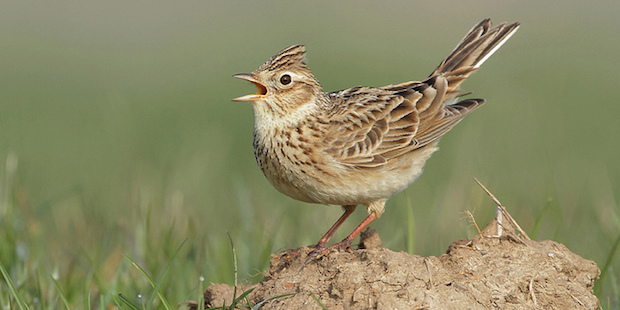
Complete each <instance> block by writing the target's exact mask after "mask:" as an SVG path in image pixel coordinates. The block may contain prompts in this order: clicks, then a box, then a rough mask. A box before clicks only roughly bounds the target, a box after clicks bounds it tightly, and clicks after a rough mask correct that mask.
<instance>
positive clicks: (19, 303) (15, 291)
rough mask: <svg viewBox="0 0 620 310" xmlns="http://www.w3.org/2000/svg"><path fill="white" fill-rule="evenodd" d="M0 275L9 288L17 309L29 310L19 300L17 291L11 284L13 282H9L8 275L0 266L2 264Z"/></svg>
mask: <svg viewBox="0 0 620 310" xmlns="http://www.w3.org/2000/svg"><path fill="white" fill-rule="evenodd" d="M0 273H2V276H3V277H4V281H6V284H7V285H8V286H9V290H10V291H11V295H12V296H13V298H14V299H15V301H16V302H17V305H18V306H19V309H21V310H25V309H30V308H29V307H28V305H27V304H26V303H25V302H24V301H23V300H22V299H21V297H20V296H19V294H18V293H17V290H16V289H15V285H14V284H13V281H12V280H11V277H9V273H8V272H7V271H6V269H4V265H2V263H0Z"/></svg>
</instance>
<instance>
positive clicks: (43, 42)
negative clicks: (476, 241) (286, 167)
mask: <svg viewBox="0 0 620 310" xmlns="http://www.w3.org/2000/svg"><path fill="white" fill-rule="evenodd" d="M267 4H268V5H267ZM267 4H262V3H261V4H258V3H253V2H248V3H245V4H244V5H242V6H235V5H234V4H229V3H225V2H221V3H219V2H218V1H194V2H191V1H190V2H187V3H184V4H174V6H173V5H172V4H170V5H168V4H165V3H160V4H153V5H151V6H149V7H148V9H147V8H144V7H140V6H137V5H135V6H133V5H131V4H123V5H122V8H120V7H115V6H113V5H109V4H104V3H102V4H97V5H93V6H88V5H76V6H72V7H65V6H62V5H56V4H46V5H39V6H29V5H28V4H26V3H21V2H16V3H15V4H11V5H10V6H7V7H6V8H3V9H2V10H1V12H0V29H2V30H1V31H0V49H1V50H2V55H3V57H0V68H2V70H1V72H2V74H0V85H2V90H1V91H0V264H1V266H3V268H2V278H0V307H3V308H10V309H66V308H81V309H104V308H105V309H108V308H122V309H130V308H132V307H136V308H138V309H164V308H171V309H176V308H178V307H180V308H183V307H184V302H185V301H187V300H195V301H200V300H201V298H202V293H201V292H202V291H203V290H204V288H205V287H206V286H208V285H209V284H210V283H222V282H223V283H228V284H231V285H232V284H233V283H234V282H235V278H236V277H237V278H238V279H237V281H239V282H240V283H251V282H256V281H259V280H260V279H261V272H263V271H264V270H265V269H266V268H268V263H269V258H270V254H271V253H275V252H278V251H281V250H284V249H288V248H294V247H299V246H302V245H308V244H312V243H315V242H316V241H317V239H318V238H320V236H321V235H322V233H324V231H325V230H327V229H328V228H329V226H330V225H331V223H332V222H333V221H335V220H336V219H337V218H338V216H340V213H341V210H340V208H337V207H322V206H314V205H308V204H304V203H301V202H297V201H294V200H292V199H290V198H287V197H285V196H283V195H282V194H280V193H278V192H277V191H275V190H274V189H273V188H272V187H271V185H270V184H269V183H268V182H267V181H266V180H265V179H264V177H263V176H262V174H261V172H260V171H259V170H258V168H257V167H256V163H255V161H254V158H253V155H252V145H251V144H252V143H251V136H252V117H253V116H252V111H251V107H250V106H249V105H245V104H240V103H232V102H230V101H229V100H230V98H234V97H236V96H239V95H243V94H246V93H247V92H251V91H253V89H252V85H246V84H245V83H243V82H242V81H237V80H235V79H233V78H231V75H232V74H234V73H239V72H247V71H250V70H253V69H254V68H256V67H257V66H258V65H260V64H261V63H262V62H263V61H264V60H266V59H267V58H268V57H270V56H271V55H273V54H274V53H275V52H277V51H278V50H280V49H282V48H284V47H286V46H288V45H290V44H294V43H304V44H306V45H307V46H308V53H309V66H310V68H311V69H312V70H313V72H314V73H315V74H316V75H317V77H318V78H319V80H320V81H321V82H322V83H323V86H324V87H325V90H337V89H341V88H345V87H350V86H354V85H360V84H366V85H371V86H372V85H374V86H376V85H384V84H388V83H396V82H402V81H404V80H406V79H421V78H424V77H425V76H426V75H427V74H428V73H429V72H431V70H432V69H433V67H434V66H435V65H436V64H437V63H438V62H439V61H440V60H441V58H442V57H444V56H445V55H447V54H448V52H449V51H450V49H451V48H453V47H454V45H455V44H456V43H457V42H458V40H459V39H460V38H461V36H462V35H463V34H464V33H465V32H466V31H467V29H469V27H471V26H472V25H473V24H474V23H475V22H477V21H479V20H480V19H482V18H484V17H487V16H489V17H492V18H493V19H494V20H495V21H496V22H499V21H503V20H507V21H513V20H519V21H520V22H521V23H522V27H521V29H520V30H519V32H518V33H517V34H516V35H515V36H514V37H513V38H511V40H510V41H509V42H508V43H506V45H505V46H504V47H503V48H502V49H501V50H500V51H498V53H497V54H496V55H494V56H493V57H492V58H491V59H490V60H489V61H488V63H486V64H485V65H484V66H483V67H482V68H481V70H480V71H479V72H477V73H476V74H475V75H473V76H472V78H471V80H469V81H467V82H465V83H464V84H463V87H464V88H465V89H466V90H472V91H473V92H474V93H473V95H472V96H473V97H482V98H485V99H487V101H488V103H487V104H486V105H485V106H484V107H483V108H481V109H480V110H478V111H476V113H474V114H472V115H471V116H468V117H467V118H466V119H465V120H464V121H463V122H462V123H461V124H459V125H458V126H456V127H455V129H454V130H453V131H451V132H450V133H448V134H447V135H446V136H445V137H444V138H442V141H441V143H440V147H441V150H440V151H439V152H438V153H436V154H435V155H434V156H433V158H432V159H431V160H430V161H429V162H428V164H427V165H426V167H425V172H424V174H423V175H422V176H421V177H420V179H419V180H418V181H416V182H415V183H414V184H413V185H412V186H411V187H410V188H409V189H407V190H406V191H404V192H403V193H400V194H398V195H396V196H394V197H393V198H392V199H390V200H389V201H388V203H387V209H386V213H385V214H384V215H383V216H382V217H381V219H380V220H378V221H376V222H374V223H373V224H372V226H373V227H374V228H375V229H376V230H377V231H378V232H379V234H380V236H381V238H382V240H383V243H384V245H385V246H387V247H389V248H391V249H393V250H403V251H409V252H414V253H416V254H419V255H435V256H438V255H440V254H442V253H443V252H445V250H446V249H447V247H448V245H449V244H450V242H451V241H453V240H458V239H462V238H466V237H471V236H473V235H474V234H476V232H475V229H474V228H473V227H472V226H471V225H470V221H469V219H468V218H467V217H466V216H465V215H464V211H465V210H470V211H472V213H473V214H474V216H475V218H476V221H477V223H478V224H479V225H481V226H483V225H484V224H485V223H486V222H488V220H490V219H491V218H492V217H493V216H494V212H495V206H494V204H493V203H492V201H490V199H488V197H487V196H486V194H485V193H484V192H483V191H482V190H481V189H480V188H479V187H478V186H477V185H476V184H475V183H474V182H473V181H472V178H473V177H477V178H478V179H479V180H480V181H481V182H482V183H483V184H485V186H487V187H488V188H489V190H491V191H492V192H493V194H494V195H495V196H497V198H498V199H500V201H502V203H503V204H504V205H505V206H506V207H507V208H508V210H509V211H510V212H511V214H512V215H513V217H514V218H515V219H516V220H517V221H518V222H519V223H520V224H521V226H522V227H523V228H524V229H525V230H526V231H527V232H528V233H529V234H530V235H532V236H535V238H536V239H538V240H543V239H553V240H556V241H558V242H561V243H563V244H565V245H566V246H568V248H570V249H571V250H572V251H574V252H576V253H578V254H580V255H581V256H583V257H586V258H589V259H592V260H594V261H595V262H596V263H597V264H598V266H599V268H601V270H602V272H603V273H602V279H601V280H600V281H599V282H598V283H597V284H596V293H597V296H599V298H600V300H601V303H602V305H603V308H604V309H618V307H619V302H618V298H619V297H620V290H619V288H618V287H619V286H618V282H619V281H618V279H619V275H618V271H617V270H620V262H619V260H618V259H617V257H618V253H617V251H618V250H617V247H618V240H619V237H618V236H619V235H620V214H619V213H620V209H619V208H618V205H619V200H618V197H620V192H619V190H620V165H618V161H617V154H618V153H620V144H618V142H617V141H618V134H619V133H620V122H618V121H617V116H618V115H620V105H618V104H617V100H618V99H617V98H620V89H618V87H617V85H620V80H619V76H618V74H617V71H618V69H620V68H619V67H618V65H617V64H616V63H617V51H618V50H620V42H618V40H613V39H610V38H615V37H616V36H617V34H616V32H617V31H616V29H617V27H616V25H615V24H614V23H615V21H616V20H618V18H619V16H617V15H618V13H617V12H620V8H619V7H618V6H619V4H617V3H615V2H610V3H607V4H605V5H598V6H592V5H590V4H588V3H585V2H584V3H581V2H576V1H575V2H573V3H569V4H570V5H569V4H567V3H566V2H562V3H559V2H558V3H556V4H553V3H548V2H541V3H539V2H532V3H529V4H528V5H525V6H524V5H522V3H521V2H515V3H501V4H500V3H497V4H493V5H490V4H479V5H472V4H471V3H464V2H458V1H453V2H450V3H441V4H439V3H424V4H417V5H410V4H408V3H405V2H403V3H401V2H396V1H395V2H394V3H392V4H391V5H386V4H379V3H373V2H368V3H365V5H352V4H351V3H341V2H338V3H332V2H329V3H328V2H324V3H322V4H317V3H314V2H312V3H300V4H292V3H288V2H287V3H284V2H278V1H270V2H269V3H267ZM472 6H474V7H475V8H474V9H472ZM310 26H311V27H310ZM403 30H408V31H403ZM365 215H366V214H365V212H364V211H363V208H359V210H358V211H357V212H356V213H354V214H353V215H352V216H351V218H350V220H348V221H347V222H346V223H345V224H344V225H343V227H342V230H341V231H339V232H338V233H337V235H336V236H335V237H334V239H336V240H337V239H339V238H343V237H344V236H345V235H346V234H347V233H348V232H349V231H350V230H352V229H353V228H354V227H355V225H356V224H358V223H359V222H361V220H362V219H363V218H364V217H365ZM227 232H229V233H230V238H231V239H232V240H233V241H234V244H235V252H236V254H235V255H233V253H232V252H231V245H230V240H229V237H228V236H227ZM235 256H236V259H237V263H235V261H234V259H233V257H235ZM235 268H237V271H236V272H235ZM235 275H237V276H235ZM139 296H140V297H139ZM231 301H232V300H231ZM226 306H230V305H226Z"/></svg>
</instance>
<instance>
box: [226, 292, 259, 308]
mask: <svg viewBox="0 0 620 310" xmlns="http://www.w3.org/2000/svg"><path fill="white" fill-rule="evenodd" d="M253 290H254V288H251V289H249V290H247V291H245V292H243V294H241V295H239V297H237V298H235V299H234V300H233V302H232V304H230V306H229V307H228V310H234V309H235V308H236V307H237V304H238V303H239V302H240V301H241V300H243V298H245V296H248V294H250V293H251V292H252V291H253Z"/></svg>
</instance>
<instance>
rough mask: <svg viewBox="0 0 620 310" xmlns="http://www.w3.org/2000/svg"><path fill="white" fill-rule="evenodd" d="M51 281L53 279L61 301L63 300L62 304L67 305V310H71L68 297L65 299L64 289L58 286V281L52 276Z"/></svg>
mask: <svg viewBox="0 0 620 310" xmlns="http://www.w3.org/2000/svg"><path fill="white" fill-rule="evenodd" d="M50 279H52V282H54V286H56V290H58V294H60V299H61V300H62V303H64V304H65V308H67V309H71V307H69V302H68V301H67V297H65V294H64V293H63V292H62V289H60V285H59V284H58V281H56V279H54V277H52V276H50Z"/></svg>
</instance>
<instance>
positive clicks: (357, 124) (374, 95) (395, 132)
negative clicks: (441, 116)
mask: <svg viewBox="0 0 620 310" xmlns="http://www.w3.org/2000/svg"><path fill="white" fill-rule="evenodd" d="M430 83H432V84H430ZM445 88H446V82H445V80H444V79H439V80H438V79H436V78H433V79H429V81H425V82H410V83H402V84H399V85H390V86H386V87H382V88H368V87H356V88H352V89H347V90H343V91H340V92H335V93H331V94H330V97H331V99H332V100H334V103H335V105H334V108H333V111H332V113H331V115H330V118H331V119H330V124H329V128H330V131H329V132H328V133H327V135H326V137H327V138H326V139H325V141H324V142H325V144H326V146H325V151H326V152H327V153H329V154H330V155H332V156H333V157H334V158H336V159H337V160H338V161H340V162H342V163H345V164H350V165H354V166H358V167H377V166H381V165H384V164H385V163H387V161H388V160H390V159H392V158H394V157H397V156H399V155H402V154H404V153H407V152H410V151H412V150H414V149H416V148H418V147H420V146H422V145H421V144H420V143H419V141H418V140H417V134H418V127H419V124H420V121H421V116H420V115H421V114H420V112H419V108H422V109H423V110H424V111H427V110H440V109H441V107H442V104H443V96H444V95H445Z"/></svg>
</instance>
